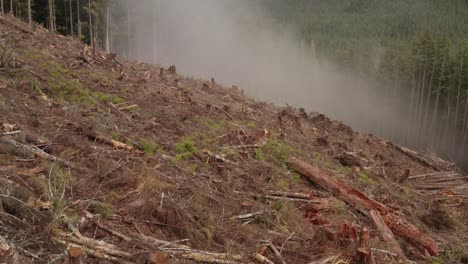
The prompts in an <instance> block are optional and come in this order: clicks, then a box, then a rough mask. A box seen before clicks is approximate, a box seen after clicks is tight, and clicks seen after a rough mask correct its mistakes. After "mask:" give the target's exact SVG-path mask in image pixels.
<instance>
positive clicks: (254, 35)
mask: <svg viewBox="0 0 468 264" xmlns="http://www.w3.org/2000/svg"><path fill="white" fill-rule="evenodd" d="M259 3H260V1H252V0H139V1H127V0H120V2H118V5H117V7H116V8H118V9H120V12H121V13H122V15H121V17H120V19H119V20H120V22H122V21H123V22H124V23H121V24H122V26H126V27H127V33H128V34H127V35H125V36H122V35H118V36H111V48H112V49H113V50H114V51H117V52H118V53H119V54H121V55H123V56H125V57H127V59H134V60H138V61H145V62H149V63H156V64H160V65H163V66H168V65H173V64H174V65H176V66H177V70H178V72H179V73H181V74H183V75H186V76H193V77H195V78H202V79H209V78H211V77H213V78H215V79H216V81H217V82H218V83H222V84H223V85H225V86H227V87H230V86H231V85H237V86H239V87H240V88H242V89H243V90H245V91H246V93H247V94H249V95H251V96H254V97H256V98H258V99H261V100H266V101H270V102H274V103H276V104H278V105H285V104H286V103H287V104H289V105H293V106H295V107H304V108H305V109H306V110H308V111H314V112H320V113H324V114H326V115H327V116H329V117H331V118H333V119H337V120H342V121H344V122H345V123H347V124H349V125H351V126H352V127H353V128H354V129H356V130H359V131H365V132H370V133H376V134H378V135H381V136H384V137H387V138H390V139H393V140H396V141H398V142H400V143H412V142H414V141H416V140H417V138H418V133H412V130H411V129H410V128H409V129H403V130H402V129H399V128H398V127H400V128H401V127H410V123H411V120H410V119H408V118H401V116H402V115H403V116H404V115H405V113H402V112H401V111H402V110H400V109H402V108H401V107H400V106H402V105H407V103H406V102H401V101H400V99H398V97H395V96H393V97H392V96H390V95H391V90H390V89H389V88H386V87H383V86H381V85H379V84H377V83H376V82H374V81H372V80H368V79H366V78H363V77H356V76H357V75H356V74H355V73H353V74H352V73H348V72H345V71H344V70H340V68H341V67H339V65H334V64H333V63H331V62H329V61H326V60H323V59H319V58H318V57H317V56H316V54H315V51H314V48H313V45H312V44H311V43H304V42H301V41H298V40H297V38H295V37H294V34H293V33H292V32H293V30H290V29H288V28H286V27H280V26H279V25H278V24H277V23H275V22H274V21H272V19H270V18H269V17H268V15H267V14H266V12H264V11H263V10H262V8H261V6H260V5H259ZM376 50H377V49H376ZM369 52H373V51H369ZM372 55H377V54H372ZM376 58H377V57H376ZM404 97H405V96H401V95H400V97H399V98H404ZM410 145H411V144H410Z"/></svg>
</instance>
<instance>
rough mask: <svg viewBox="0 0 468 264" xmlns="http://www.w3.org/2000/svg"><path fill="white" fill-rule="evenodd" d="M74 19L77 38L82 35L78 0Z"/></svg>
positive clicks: (77, 0)
mask: <svg viewBox="0 0 468 264" xmlns="http://www.w3.org/2000/svg"><path fill="white" fill-rule="evenodd" d="M76 21H77V27H78V30H77V34H78V38H79V39H81V36H82V35H83V34H82V32H81V18H80V0H76Z"/></svg>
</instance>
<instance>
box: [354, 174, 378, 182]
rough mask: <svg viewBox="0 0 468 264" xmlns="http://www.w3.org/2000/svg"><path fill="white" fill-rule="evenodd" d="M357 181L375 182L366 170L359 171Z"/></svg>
mask: <svg viewBox="0 0 468 264" xmlns="http://www.w3.org/2000/svg"><path fill="white" fill-rule="evenodd" d="M357 181H358V182H359V183H366V184H373V183H374V180H372V179H371V178H369V176H368V175H367V174H365V173H364V172H361V173H359V176H358V179H357Z"/></svg>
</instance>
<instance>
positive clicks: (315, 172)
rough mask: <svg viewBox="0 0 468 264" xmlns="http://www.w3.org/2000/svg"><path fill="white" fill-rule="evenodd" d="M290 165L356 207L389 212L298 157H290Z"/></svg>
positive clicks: (381, 205) (383, 206)
mask: <svg viewBox="0 0 468 264" xmlns="http://www.w3.org/2000/svg"><path fill="white" fill-rule="evenodd" d="M289 166H290V168H291V169H293V170H294V171H297V172H299V173H300V174H302V175H304V176H306V177H307V178H308V179H310V180H311V181H312V182H314V183H315V184H318V185H319V186H320V187H322V188H324V189H325V190H327V191H329V192H331V193H332V194H334V195H338V196H341V198H342V199H343V200H344V201H345V202H347V203H349V204H350V205H352V206H353V207H355V208H365V209H367V210H372V209H375V210H377V211H379V212H380V213H382V214H385V213H387V212H388V209H387V207H386V206H385V205H383V204H381V203H379V202H377V201H375V200H373V199H370V198H369V197H367V196H366V195H365V194H363V193H361V192H360V191H358V190H356V189H354V188H352V187H351V186H349V185H348V184H347V183H345V182H344V181H341V180H337V179H334V178H332V177H331V176H330V175H328V173H326V172H324V171H322V170H320V169H318V168H316V167H314V166H312V165H310V164H308V163H306V162H303V161H301V160H299V159H296V158H290V159H289Z"/></svg>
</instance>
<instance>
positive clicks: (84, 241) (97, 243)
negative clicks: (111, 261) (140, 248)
mask: <svg viewBox="0 0 468 264" xmlns="http://www.w3.org/2000/svg"><path fill="white" fill-rule="evenodd" d="M57 235H58V237H59V240H64V241H68V242H72V243H75V244H78V245H82V246H86V247H87V248H90V249H94V250H97V251H100V252H103V253H105V254H108V255H112V256H116V257H121V258H129V257H131V256H132V254H130V253H128V252H125V251H122V250H119V249H118V248H117V247H116V246H115V245H113V244H109V243H107V242H105V241H102V240H95V239H92V238H89V237H85V236H81V237H75V236H69V235H68V234H65V233H61V232H58V233H57Z"/></svg>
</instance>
